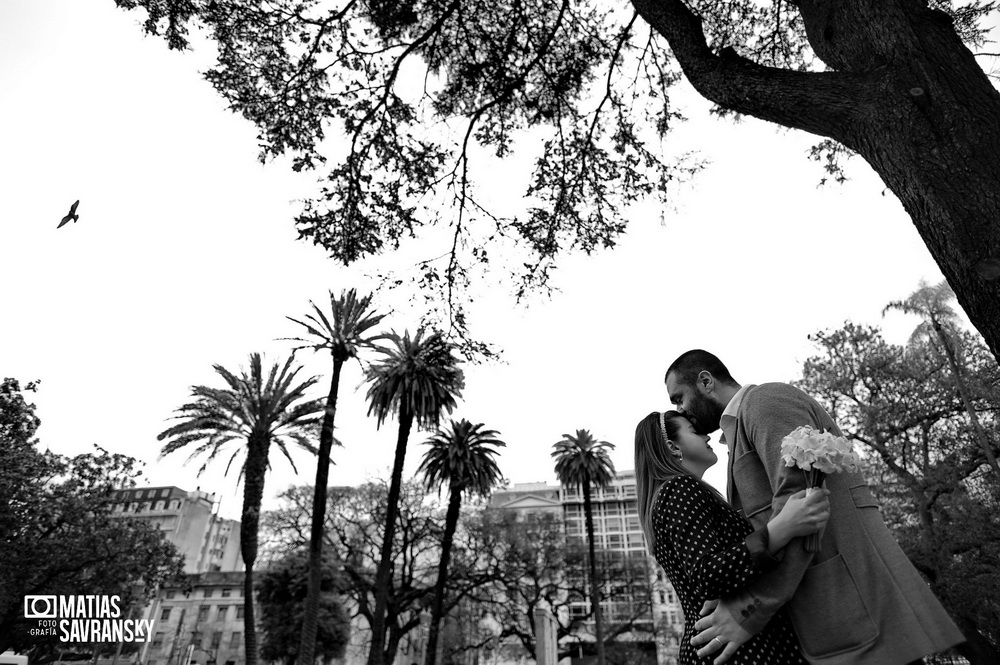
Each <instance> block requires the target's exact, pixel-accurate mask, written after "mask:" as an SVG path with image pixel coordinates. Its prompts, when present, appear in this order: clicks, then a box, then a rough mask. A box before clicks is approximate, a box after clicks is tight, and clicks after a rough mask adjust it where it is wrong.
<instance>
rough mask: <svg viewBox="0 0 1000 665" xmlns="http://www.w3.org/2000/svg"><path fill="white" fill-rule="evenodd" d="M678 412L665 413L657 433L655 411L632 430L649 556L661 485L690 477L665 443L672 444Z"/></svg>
mask: <svg viewBox="0 0 1000 665" xmlns="http://www.w3.org/2000/svg"><path fill="white" fill-rule="evenodd" d="M683 417H684V416H682V415H681V414H680V413H678V412H677V411H667V412H666V413H664V414H663V425H664V429H665V430H666V432H665V434H666V439H665V438H664V432H663V431H661V429H660V414H659V413H658V412H656V411H654V412H653V413H651V414H649V415H648V416H646V417H645V418H643V419H642V420H641V421H639V424H638V425H636V428H635V484H636V493H637V494H638V499H639V521H640V522H641V523H642V530H643V532H644V533H645V534H646V544H647V546H648V547H649V552H650V554H652V553H653V552H654V551H655V547H656V534H655V533H654V532H653V504H654V502H655V501H656V495H657V493H658V492H659V491H660V488H661V487H663V483H665V482H666V481H668V480H670V479H671V478H674V477H676V476H692V477H694V475H693V474H692V473H691V472H690V471H688V469H687V467H685V466H684V465H683V464H681V460H680V459H679V458H678V457H676V456H674V455H673V453H672V452H671V449H670V446H669V445H668V444H667V440H671V441H673V440H675V439H676V438H677V434H678V432H679V431H680V427H679V423H678V420H679V419H681V418H683ZM698 482H700V483H702V484H703V485H704V486H705V487H707V488H708V489H709V490H711V492H712V494H713V495H714V496H715V497H716V498H717V499H718V500H719V501H721V502H722V503H723V504H725V503H726V501H725V499H723V498H722V495H721V494H719V491H718V490H716V489H715V488H714V487H712V486H711V485H709V484H708V483H706V482H705V481H703V480H701V479H700V478H699V479H698Z"/></svg>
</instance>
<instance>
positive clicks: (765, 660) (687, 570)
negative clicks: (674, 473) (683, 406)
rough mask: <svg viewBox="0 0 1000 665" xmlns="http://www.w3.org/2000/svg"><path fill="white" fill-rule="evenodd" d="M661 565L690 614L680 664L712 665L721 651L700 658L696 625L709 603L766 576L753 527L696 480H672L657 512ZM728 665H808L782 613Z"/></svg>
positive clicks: (686, 618)
mask: <svg viewBox="0 0 1000 665" xmlns="http://www.w3.org/2000/svg"><path fill="white" fill-rule="evenodd" d="M653 530H654V531H655V534H656V547H655V548H654V549H655V551H654V552H653V554H654V556H655V557H656V561H657V563H659V564H660V567H662V568H663V570H664V571H665V572H666V573H667V576H668V577H669V578H670V582H671V583H672V584H673V586H674V589H675V590H676V591H677V595H678V597H679V598H680V601H681V608H682V609H683V610H684V637H683V638H682V639H681V650H680V663H681V665H692V664H695V663H698V664H702V663H712V662H713V661H714V660H715V658H716V657H717V656H718V655H719V653H720V652H719V651H716V652H715V653H713V654H712V655H711V656H708V657H706V658H698V654H697V649H695V648H694V647H693V646H691V636H692V635H694V634H695V629H694V623H695V621H697V620H698V618H699V614H700V613H701V607H702V605H703V604H704V602H705V601H706V600H712V599H715V598H720V597H722V596H725V595H727V594H732V593H735V592H737V591H740V590H742V589H743V588H744V587H745V586H746V585H747V584H748V583H749V582H751V581H752V580H753V579H754V578H755V577H757V576H758V575H759V574H760V573H762V572H764V571H763V569H761V568H759V567H758V566H757V565H756V564H755V563H754V559H753V557H751V555H750V550H749V549H748V548H747V545H746V543H745V541H744V539H745V538H746V537H747V536H748V535H750V534H751V533H752V532H753V527H751V526H750V523H749V522H747V521H746V520H745V519H743V518H742V517H741V516H740V515H739V514H738V513H737V512H736V511H735V510H733V509H732V508H730V507H729V506H727V505H723V504H722V503H720V502H719V500H718V499H716V498H715V497H714V496H713V495H712V493H711V491H710V490H709V489H708V488H707V487H705V486H704V485H703V484H702V483H701V482H700V481H698V480H697V479H696V478H694V477H693V476H678V477H676V478H671V479H670V480H668V481H667V482H666V483H664V484H663V487H662V488H661V489H660V492H659V495H658V496H657V497H656V503H655V504H654V506H653ZM727 663H730V664H732V665H783V664H786V663H789V664H791V663H803V664H804V663H806V661H805V659H804V658H803V657H802V654H801V651H800V650H799V643H798V640H797V639H796V637H795V633H794V631H793V630H792V625H791V622H790V621H789V619H788V615H787V614H785V612H784V610H781V611H779V612H778V613H777V614H775V616H774V617H773V618H772V619H771V621H770V622H769V623H768V624H767V626H765V627H764V629H763V630H762V631H761V632H760V633H758V634H757V635H755V636H754V637H753V638H752V639H751V640H750V641H749V642H747V643H746V644H743V645H742V646H741V647H740V648H739V650H738V651H736V653H735V654H733V656H732V658H730V659H729V660H728V661H727Z"/></svg>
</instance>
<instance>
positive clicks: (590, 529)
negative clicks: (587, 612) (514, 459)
mask: <svg viewBox="0 0 1000 665" xmlns="http://www.w3.org/2000/svg"><path fill="white" fill-rule="evenodd" d="M583 514H584V516H585V517H586V519H587V550H588V552H589V554H590V600H591V604H592V605H593V608H594V633H595V636H594V638H595V639H596V640H597V665H604V663H605V660H604V625H603V624H604V622H603V620H602V617H601V584H600V581H599V580H598V579H597V558H596V556H595V553H594V514H593V505H592V504H591V502H590V481H585V482H584V483H583Z"/></svg>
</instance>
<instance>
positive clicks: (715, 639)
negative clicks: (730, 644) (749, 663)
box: [709, 637, 726, 649]
mask: <svg viewBox="0 0 1000 665" xmlns="http://www.w3.org/2000/svg"><path fill="white" fill-rule="evenodd" d="M712 642H718V643H719V648H720V649H725V648H726V643H725V642H723V641H722V640H720V639H719V638H718V637H713V638H712V640H711V641H710V642H709V644H711V643H712Z"/></svg>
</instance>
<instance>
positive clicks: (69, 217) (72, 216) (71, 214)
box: [56, 199, 80, 229]
mask: <svg viewBox="0 0 1000 665" xmlns="http://www.w3.org/2000/svg"><path fill="white" fill-rule="evenodd" d="M78 205H80V201H79V199H78V200H77V201H76V202H75V203H73V205H71V206H70V207H69V214H67V215H66V216H65V217H63V218H62V221H61V222H59V226H57V227H56V228H57V229H58V228H62V226H63V224H68V223H70V222H75V221H76V220H78V219H80V215H78V214H76V207H77V206H78Z"/></svg>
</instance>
